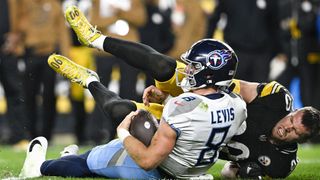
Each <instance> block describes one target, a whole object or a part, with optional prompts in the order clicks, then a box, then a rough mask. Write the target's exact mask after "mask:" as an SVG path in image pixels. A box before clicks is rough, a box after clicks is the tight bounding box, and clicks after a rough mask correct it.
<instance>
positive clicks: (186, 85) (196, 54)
mask: <svg viewBox="0 0 320 180" xmlns="http://www.w3.org/2000/svg"><path fill="white" fill-rule="evenodd" d="M181 60H182V61H183V62H184V63H185V64H186V67H185V68H177V69H176V72H177V85H178V86H180V87H181V88H182V89H184V90H187V91H189V90H192V89H199V88H203V87H207V86H217V87H221V86H229V84H230V83H231V80H232V78H233V77H234V75H235V74H236V70H237V66H238V58H237V55H236V54H235V52H234V51H233V49H232V48H231V47H230V46H229V45H227V44H226V43H223V42H221V41H218V40H215V39H203V40H200V41H198V42H196V43H194V44H193V45H192V46H191V48H190V49H189V50H188V51H187V52H185V53H184V54H182V55H181ZM180 73H182V74H183V75H184V78H183V80H182V81H179V79H178V75H179V74H180Z"/></svg>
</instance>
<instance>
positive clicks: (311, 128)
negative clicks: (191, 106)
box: [76, 25, 320, 178]
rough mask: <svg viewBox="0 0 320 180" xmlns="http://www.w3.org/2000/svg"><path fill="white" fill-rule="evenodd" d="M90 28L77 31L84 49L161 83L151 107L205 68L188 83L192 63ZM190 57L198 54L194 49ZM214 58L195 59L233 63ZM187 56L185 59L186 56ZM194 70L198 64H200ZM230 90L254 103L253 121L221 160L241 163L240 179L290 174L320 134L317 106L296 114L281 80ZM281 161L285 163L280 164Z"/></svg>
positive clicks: (151, 92)
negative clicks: (300, 149)
mask: <svg viewBox="0 0 320 180" xmlns="http://www.w3.org/2000/svg"><path fill="white" fill-rule="evenodd" d="M88 28H89V29H90V30H91V31H88V30H85V31H86V32H88V34H83V32H82V31H77V32H76V33H77V36H78V38H79V40H80V41H81V42H82V43H83V44H84V45H86V46H89V47H93V48H97V49H100V50H102V51H105V52H108V53H111V54H113V55H115V56H117V57H119V58H121V59H123V60H124V61H125V62H126V63H128V64H130V65H131V66H133V67H136V68H139V69H141V70H144V71H145V72H146V73H148V74H150V75H151V76H152V77H153V78H154V79H155V81H156V87H155V86H151V87H148V88H146V90H145V92H144V95H143V102H144V104H145V105H149V102H156V103H162V102H165V100H166V98H168V97H170V96H177V95H179V94H181V93H182V92H183V89H182V88H181V87H178V86H177V85H176V83H177V82H178V83H185V84H189V85H190V84H194V83H195V82H194V79H195V78H194V77H195V76H197V73H199V71H198V70H199V69H187V71H190V70H191V71H195V72H194V73H193V75H192V76H191V75H190V76H188V79H183V78H184V76H181V75H180V74H181V73H176V70H177V71H181V70H182V69H184V68H185V67H186V65H189V64H190V62H189V63H188V59H184V61H186V64H184V63H182V62H180V61H176V60H175V59H173V58H171V57H168V56H166V55H164V54H161V53H159V52H157V51H155V50H154V49H152V48H151V47H149V46H146V45H143V44H139V43H134V42H128V41H125V40H120V39H116V38H112V37H108V36H102V35H101V34H100V33H99V31H97V30H96V29H95V28H94V27H93V26H91V25H90V26H88ZM88 38H89V39H88ZM119 47H121V48H119ZM191 49H193V48H192V47H191ZM199 50H201V49H198V51H199ZM187 53H188V54H189V55H190V54H191V55H192V54H193V52H192V51H190V52H187ZM198 54H199V53H198ZM200 54H201V53H200ZM213 54H216V52H214V51H213V52H212V53H209V55H205V54H203V55H202V56H201V57H194V58H206V59H207V61H208V63H214V64H215V65H217V66H216V67H208V68H219V67H220V66H219V64H222V62H224V61H225V60H227V59H226V58H225V57H223V56H214V57H213V56H212V55H213ZM209 56H210V57H209ZM182 57H183V58H184V57H185V55H182ZM240 61H241V60H240ZM240 63H241V62H240ZM194 67H197V65H196V64H194ZM228 73H229V74H233V73H234V72H233V71H229V72H228ZM179 75H180V76H179ZM183 80H185V81H183ZM207 83H208V84H210V83H211V82H210V81H208V82H207ZM180 85H181V84H180ZM230 88H231V89H232V90H233V91H234V92H238V93H239V94H240V95H242V97H243V98H244V100H245V101H246V102H247V103H248V116H249V117H248V121H247V122H246V125H243V127H242V128H243V129H242V131H241V129H240V130H239V132H238V135H239V136H237V137H235V138H234V139H233V141H232V142H235V141H237V142H238V144H236V146H235V147H233V145H232V144H231V143H232V142H231V143H230V144H228V145H227V146H226V148H228V147H229V154H230V155H224V156H221V158H223V157H224V158H228V159H229V160H233V161H237V162H238V163H239V164H238V165H239V168H236V170H237V172H236V173H233V175H234V176H236V175H238V174H239V175H240V177H259V176H270V177H273V178H282V177H286V176H288V175H289V174H290V172H291V171H292V170H293V169H294V167H295V165H296V164H297V158H296V152H297V142H302V141H305V140H306V139H308V138H310V137H312V136H315V135H316V134H318V133H319V126H320V113H319V111H318V110H316V109H314V108H312V107H306V108H302V109H298V110H295V111H292V97H291V95H290V93H289V92H288V91H287V90H286V89H285V88H284V87H282V86H281V85H279V84H278V83H276V82H271V83H269V84H258V83H248V82H244V81H237V80H236V81H233V86H231V87H230ZM169 95H170V96H169ZM150 108H151V107H150ZM238 146H241V148H239V147H238ZM224 152H227V151H224ZM284 159H285V160H284ZM280 163H282V164H284V165H281V166H279V165H278V164H280ZM250 170H251V171H250ZM229 172H230V171H229ZM233 172H235V171H233ZM229 174H231V173H229Z"/></svg>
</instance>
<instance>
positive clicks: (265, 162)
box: [258, 156, 271, 166]
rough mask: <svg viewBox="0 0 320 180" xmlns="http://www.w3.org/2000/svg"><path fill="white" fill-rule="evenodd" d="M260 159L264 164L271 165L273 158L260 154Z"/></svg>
mask: <svg viewBox="0 0 320 180" xmlns="http://www.w3.org/2000/svg"><path fill="white" fill-rule="evenodd" d="M258 161H259V162H260V164H262V165H263V166H269V165H270V164H271V159H270V158H269V157H268V156H259V157H258Z"/></svg>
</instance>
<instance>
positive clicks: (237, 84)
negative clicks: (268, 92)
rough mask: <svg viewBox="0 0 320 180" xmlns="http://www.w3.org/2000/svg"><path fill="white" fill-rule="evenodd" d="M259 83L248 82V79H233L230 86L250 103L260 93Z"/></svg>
mask: <svg viewBox="0 0 320 180" xmlns="http://www.w3.org/2000/svg"><path fill="white" fill-rule="evenodd" d="M258 85H259V83H256V82H248V81H243V80H238V79H233V80H232V84H231V85H230V87H231V89H232V90H233V92H235V93H237V94H240V95H241V96H242V98H243V100H244V101H245V102H246V103H250V102H251V101H253V100H254V99H255V98H256V97H257V95H258V92H257V87H258Z"/></svg>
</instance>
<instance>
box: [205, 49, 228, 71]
mask: <svg viewBox="0 0 320 180" xmlns="http://www.w3.org/2000/svg"><path fill="white" fill-rule="evenodd" d="M231 58H232V52H231V51H230V50H215V51H212V52H211V53H209V54H208V56H207V57H206V61H207V66H208V67H210V68H211V69H213V70H216V69H220V68H222V67H223V66H224V65H226V64H227V61H228V60H230V59H231Z"/></svg>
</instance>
